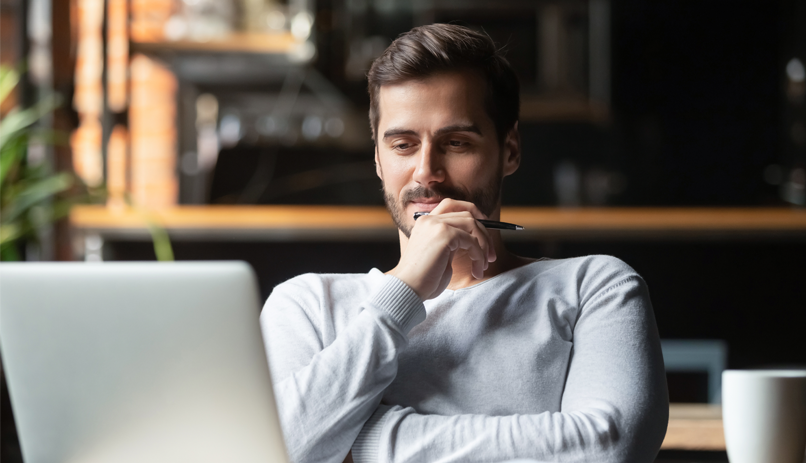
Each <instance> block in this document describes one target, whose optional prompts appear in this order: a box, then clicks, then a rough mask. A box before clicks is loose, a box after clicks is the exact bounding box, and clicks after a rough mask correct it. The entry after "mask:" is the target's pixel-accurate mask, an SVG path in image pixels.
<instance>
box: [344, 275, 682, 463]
mask: <svg viewBox="0 0 806 463" xmlns="http://www.w3.org/2000/svg"><path fill="white" fill-rule="evenodd" d="M561 407H562V408H561V412H556V413H550V412H545V413H541V414H537V415H512V416H484V415H458V416H439V415H420V414H417V413H416V411H415V410H414V409H412V408H405V409H404V408H401V407H397V406H395V407H390V406H386V405H381V406H379V408H378V409H377V410H376V412H375V413H374V414H373V416H372V417H371V418H370V420H369V421H368V422H367V424H366V425H365V427H364V429H363V430H362V432H361V434H360V435H359V438H358V440H357V441H356V444H355V445H354V447H353V457H354V459H355V462H356V463H360V462H369V461H372V462H376V461H384V462H386V461H390V462H406V461H411V462H417V461H430V462H451V461H461V462H472V461H504V460H507V459H513V458H532V459H537V460H547V461H586V462H593V461H595V462H597V463H599V462H627V461H629V462H651V461H653V459H654V458H655V455H656V454H657V451H658V449H659V448H660V444H661V442H662V440H663V436H664V435H665V432H666V424H667V421H668V394H667V392H666V379H665V374H664V369H663V361H662V356H661V353H660V343H659V340H658V334H657V330H656V327H655V321H654V316H653V315H652V309H651V306H650V303H649V296H648V293H647V290H646V285H645V283H644V282H643V280H642V279H641V278H640V277H638V276H637V275H633V276H629V277H626V278H622V279H620V280H618V281H615V282H613V284H611V285H610V286H608V287H606V288H603V290H601V291H597V294H596V295H595V296H593V297H591V298H590V300H588V301H585V304H584V305H583V306H582V307H581V310H580V316H579V319H578V321H577V324H576V327H575V330H574V346H573V352H572V358H571V363H570V367H569V371H568V375H567V381H566V384H565V389H564V393H563V399H562V404H561Z"/></svg>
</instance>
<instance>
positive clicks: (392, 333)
mask: <svg viewBox="0 0 806 463" xmlns="http://www.w3.org/2000/svg"><path fill="white" fill-rule="evenodd" d="M320 297H321V294H316V292H315V291H312V290H311V288H306V287H304V286H301V285H297V284H294V283H293V282H288V283H285V284H283V285H280V286H278V287H277V288H276V289H275V291H274V292H272V294H271V296H270V297H269V299H268V301H267V302H266V305H265V307H264V310H263V312H262V313H261V327H262V329H263V337H264V340H265V342H266V345H267V352H268V356H269V363H270V365H271V370H272V375H273V381H274V393H275V396H276V399H277V408H278V412H279V415H280V422H281V424H282V428H283V434H284V436H285V442H286V447H287V449H288V453H289V457H290V459H291V461H295V462H305V461H328V462H341V461H343V460H344V457H345V455H346V454H347V453H348V451H349V450H350V446H351V445H352V443H353V441H354V440H355V438H356V436H357V435H358V432H359V431H360V430H361V427H362V425H363V424H364V422H365V421H366V420H367V419H368V418H369V417H370V415H371V414H372V412H373V410H375V408H376V407H377V406H378V403H379V402H380V399H381V395H382V394H383V390H384V389H385V388H386V387H387V386H388V385H389V383H391V382H392V380H393V379H394V378H395V375H396V374H397V351H398V350H399V349H400V347H402V346H403V345H405V343H406V341H407V339H406V335H407V334H408V331H409V330H410V329H411V328H412V327H413V326H414V325H416V324H417V323H419V322H421V321H422V320H424V319H425V308H424V307H423V304H422V302H421V301H420V299H419V298H418V297H417V295H416V294H414V292H413V291H411V289H410V288H409V287H408V286H406V285H405V284H404V283H402V282H401V281H400V280H398V279H396V278H394V277H391V276H384V277H383V278H382V281H381V284H380V285H379V287H377V288H375V291H374V292H373V293H372V294H371V295H370V297H369V298H368V299H367V300H366V301H365V302H364V303H363V304H362V308H363V310H362V311H361V312H360V314H359V315H358V316H357V317H355V318H354V319H353V320H351V322H350V324H349V326H348V327H347V329H346V330H344V331H343V332H341V333H339V335H338V337H337V338H336V339H335V340H334V341H333V342H332V343H331V344H330V345H328V346H323V345H322V337H321V335H320V333H319V332H318V331H317V330H318V329H320V324H319V323H318V322H317V320H315V316H316V315H315V314H317V313H318V305H320V304H321V300H319V298H320Z"/></svg>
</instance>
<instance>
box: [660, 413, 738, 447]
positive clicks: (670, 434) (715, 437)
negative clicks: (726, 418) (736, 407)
mask: <svg viewBox="0 0 806 463" xmlns="http://www.w3.org/2000/svg"><path fill="white" fill-rule="evenodd" d="M661 449H664V450H715V451H724V450H725V431H724V428H723V426H722V407H720V406H719V405H706V404H671V405H669V427H668V428H667V430H666V438H665V439H664V440H663V444H662V445H661Z"/></svg>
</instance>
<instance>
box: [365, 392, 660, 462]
mask: <svg viewBox="0 0 806 463" xmlns="http://www.w3.org/2000/svg"><path fill="white" fill-rule="evenodd" d="M378 412H379V413H381V414H382V415H383V418H382V419H381V420H378V421H377V422H376V424H375V425H374V426H373V428H374V429H369V428H367V427H365V428H364V429H363V430H362V433H361V435H359V438H358V441H357V442H356V444H354V448H353V455H354V457H355V462H356V463H365V462H373V463H375V462H421V461H428V462H476V461H478V462H490V461H493V462H496V461H497V462H500V461H506V460H510V459H522V458H523V459H527V458H528V459H534V460H539V461H540V460H545V461H562V462H571V461H596V462H597V463H599V462H601V463H608V462H625V461H630V462H633V461H636V462H639V461H640V462H644V461H647V462H648V461H652V459H653V458H654V455H655V453H656V452H657V447H658V446H659V445H660V441H661V440H662V439H663V429H665V428H661V427H659V426H656V427H654V428H653V427H652V426H649V427H645V428H643V429H632V426H630V425H629V424H626V423H624V420H623V417H620V416H619V414H618V412H616V411H614V410H607V409H606V408H605V407H603V408H601V409H596V408H591V409H589V410H587V411H584V412H583V411H575V412H569V413H559V412H555V413H551V412H545V413H541V414H537V415H511V416H485V415H457V416H440V415H420V414H417V413H416V412H415V411H414V409H412V408H405V409H404V408H401V407H387V406H384V405H381V406H380V407H379V410H378ZM627 428H630V429H627ZM368 436H372V437H371V439H373V440H374V441H373V442H368V441H367V437H368ZM628 436H629V437H628ZM359 446H360V447H361V448H362V450H361V451H359V450H358V448H357V447H359ZM373 446H374V447H375V448H374V449H373V448H372V447H373Z"/></svg>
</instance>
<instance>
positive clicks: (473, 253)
mask: <svg viewBox="0 0 806 463" xmlns="http://www.w3.org/2000/svg"><path fill="white" fill-rule="evenodd" d="M451 235H452V236H451V238H452V239H451V240H450V241H449V243H448V246H449V249H450V251H451V252H454V251H456V250H458V249H462V250H464V251H466V252H467V256H468V257H470V260H471V269H470V272H471V274H472V275H473V276H474V277H475V278H479V279H480V278H483V277H484V269H486V268H487V250H486V249H482V247H481V244H480V243H479V240H478V239H477V238H476V237H475V236H473V235H472V234H470V233H467V232H465V231H464V230H460V229H458V228H453V230H452V233H451Z"/></svg>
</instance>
